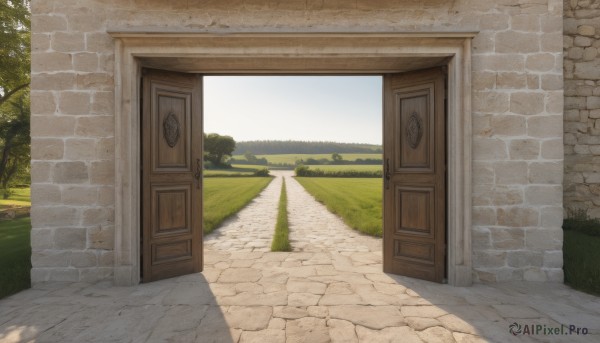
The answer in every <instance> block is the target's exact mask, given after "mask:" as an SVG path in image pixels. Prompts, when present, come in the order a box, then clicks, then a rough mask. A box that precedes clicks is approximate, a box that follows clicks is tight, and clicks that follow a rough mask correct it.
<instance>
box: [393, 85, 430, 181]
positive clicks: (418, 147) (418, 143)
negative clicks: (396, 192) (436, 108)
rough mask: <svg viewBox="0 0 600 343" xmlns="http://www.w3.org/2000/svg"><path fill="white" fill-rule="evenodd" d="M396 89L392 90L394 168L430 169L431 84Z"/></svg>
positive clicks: (400, 170) (398, 169)
mask: <svg viewBox="0 0 600 343" xmlns="http://www.w3.org/2000/svg"><path fill="white" fill-rule="evenodd" d="M407 91H408V90H406V89H398V90H397V92H394V96H395V98H396V107H397V108H398V109H399V111H397V112H396V113H395V115H396V118H394V119H395V123H396V132H398V133H401V134H400V136H399V137H397V140H396V141H397V142H398V145H397V147H396V160H395V164H394V165H396V166H397V171H398V172H403V171H404V172H409V171H410V172H415V173H416V172H431V171H432V170H433V168H435V160H434V155H433V150H434V149H433V148H434V147H435V136H434V135H433V130H432V128H433V125H431V123H432V122H433V111H431V110H430V109H431V108H432V107H433V106H432V104H431V101H432V100H433V96H432V95H433V94H432V92H433V85H426V88H424V89H423V88H422V89H420V91H418V92H410V93H409V92H407Z"/></svg>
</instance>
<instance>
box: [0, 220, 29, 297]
mask: <svg viewBox="0 0 600 343" xmlns="http://www.w3.org/2000/svg"><path fill="white" fill-rule="evenodd" d="M30 232H31V220H30V219H29V217H25V218H18V219H13V220H4V221H0V298H3V297H5V296H7V295H10V294H13V293H16V292H19V291H21V290H23V289H26V288H29V287H30V286H31V281H30V277H29V272H30V270H31V261H30V257H31V246H30V244H29V234H30Z"/></svg>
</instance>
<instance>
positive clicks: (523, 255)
mask: <svg viewBox="0 0 600 343" xmlns="http://www.w3.org/2000/svg"><path fill="white" fill-rule="evenodd" d="M506 256H507V258H506V262H507V264H508V266H509V267H515V268H523V267H541V266H542V264H543V263H542V260H543V255H542V253H541V252H537V251H527V250H519V251H509V252H508V253H507V255H506Z"/></svg>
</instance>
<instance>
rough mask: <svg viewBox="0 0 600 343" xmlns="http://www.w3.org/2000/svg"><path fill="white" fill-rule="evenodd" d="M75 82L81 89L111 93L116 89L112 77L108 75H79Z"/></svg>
mask: <svg viewBox="0 0 600 343" xmlns="http://www.w3.org/2000/svg"><path fill="white" fill-rule="evenodd" d="M75 82H76V84H77V88H79V89H87V90H100V91H109V90H113V89H114V87H115V86H114V79H113V77H112V75H109V74H107V73H85V74H78V75H77V77H76V79H75Z"/></svg>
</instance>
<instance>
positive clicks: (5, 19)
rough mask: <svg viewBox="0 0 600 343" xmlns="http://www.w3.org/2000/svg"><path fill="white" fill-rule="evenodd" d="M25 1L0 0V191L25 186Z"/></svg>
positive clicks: (28, 25)
mask: <svg viewBox="0 0 600 343" xmlns="http://www.w3.org/2000/svg"><path fill="white" fill-rule="evenodd" d="M29 6H30V5H29V0H0V187H2V189H3V193H4V197H7V196H8V195H9V194H10V192H9V187H10V186H11V184H12V183H13V182H14V180H15V178H17V177H20V178H21V179H22V180H23V181H24V180H27V182H29V177H28V175H29V160H30V151H31V147H30V142H31V140H30V137H29V133H30V129H29V119H30V116H31V113H30V109H29V82H30V73H29V70H30V68H31V51H30V36H31V34H30V31H31V21H30V17H31V15H30V13H29Z"/></svg>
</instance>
